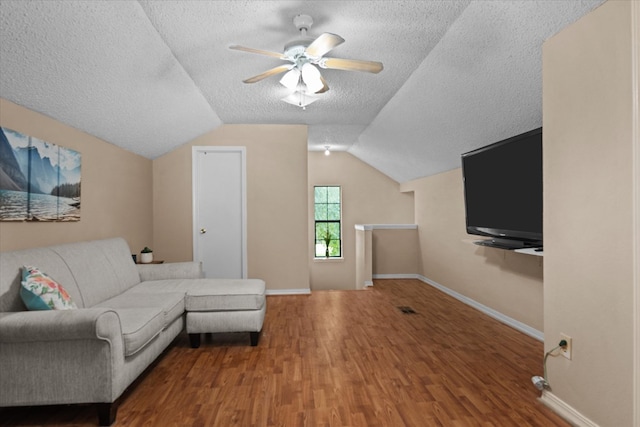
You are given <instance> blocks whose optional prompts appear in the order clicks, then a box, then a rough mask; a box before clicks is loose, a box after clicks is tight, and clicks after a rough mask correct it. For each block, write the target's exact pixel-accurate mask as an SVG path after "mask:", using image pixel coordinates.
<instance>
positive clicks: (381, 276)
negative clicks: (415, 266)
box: [373, 274, 420, 279]
mask: <svg viewBox="0 0 640 427" xmlns="http://www.w3.org/2000/svg"><path fill="white" fill-rule="evenodd" d="M373 278H374V279H419V278H420V275H419V274H374V275H373Z"/></svg>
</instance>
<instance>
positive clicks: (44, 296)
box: [20, 266, 77, 310]
mask: <svg viewBox="0 0 640 427" xmlns="http://www.w3.org/2000/svg"><path fill="white" fill-rule="evenodd" d="M21 284H22V286H21V287H20V297H21V298H22V301H23V302H24V305H26V306H27V308H28V309H29V310H71V309H74V308H77V307H76V305H75V303H74V302H73V301H71V297H70V296H69V294H68V293H67V291H66V290H65V289H64V288H63V287H62V285H60V284H59V283H58V282H56V281H55V280H53V279H52V278H51V277H49V276H47V275H46V274H45V273H43V272H42V271H40V270H39V269H38V268H36V267H32V266H24V267H23V270H22V283H21Z"/></svg>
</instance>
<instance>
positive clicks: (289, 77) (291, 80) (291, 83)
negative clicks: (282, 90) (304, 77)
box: [280, 68, 300, 90]
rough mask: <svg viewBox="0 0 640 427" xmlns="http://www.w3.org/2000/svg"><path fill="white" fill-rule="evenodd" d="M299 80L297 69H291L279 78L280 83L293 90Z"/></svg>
mask: <svg viewBox="0 0 640 427" xmlns="http://www.w3.org/2000/svg"><path fill="white" fill-rule="evenodd" d="M299 82H300V71H298V70H297V69H295V68H294V69H293V70H291V71H289V72H288V73H286V74H285V75H284V76H282V78H281V79H280V84H281V85H283V86H284V87H286V88H287V89H291V90H295V89H296V87H297V86H298V83H299Z"/></svg>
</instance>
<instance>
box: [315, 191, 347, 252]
mask: <svg viewBox="0 0 640 427" xmlns="http://www.w3.org/2000/svg"><path fill="white" fill-rule="evenodd" d="M340 204H341V199H340V187H337V186H333V187H314V211H315V230H316V241H315V256H316V258H340V257H341V256H342V240H341V237H342V233H341V231H342V230H341V206H340Z"/></svg>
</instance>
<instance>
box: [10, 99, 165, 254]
mask: <svg viewBox="0 0 640 427" xmlns="http://www.w3.org/2000/svg"><path fill="white" fill-rule="evenodd" d="M0 126H2V127H6V128H9V129H13V130H15V131H18V132H21V133H23V134H25V135H30V136H33V137H36V138H39V139H42V140H44V141H47V142H51V143H54V144H57V145H59V146H61V147H66V148H70V149H73V150H76V151H79V152H80V153H81V155H82V208H81V218H80V221H79V222H65V223H56V222H43V223H34V222H20V223H13V222H0V250H2V251H6V250H14V249H23V248H31V247H38V246H47V245H52V244H58V243H68V242H77V241H82V240H91V239H100V238H107V237H116V236H118V237H123V238H125V239H126V240H127V242H128V243H129V246H130V247H131V249H132V252H139V251H140V249H142V248H143V247H144V246H147V245H148V246H153V243H154V242H153V240H152V237H153V235H152V220H153V211H152V203H151V201H152V192H151V189H152V183H151V161H150V160H148V159H145V158H143V157H141V156H138V155H135V154H133V153H131V152H129V151H125V150H123V149H121V148H118V147H116V146H115V145H112V144H109V143H106V142H104V141H102V140H100V139H98V138H95V137H93V136H90V135H87V134H86V133H83V132H80V131H79V130H77V129H74V128H72V127H69V126H66V125H64V124H62V123H60V122H58V121H56V120H53V119H51V118H49V117H46V116H43V115H42V114H39V113H36V112H34V111H30V110H27V109H25V108H23V107H20V106H18V105H16V104H13V103H11V102H9V101H6V100H4V99H0Z"/></svg>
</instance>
